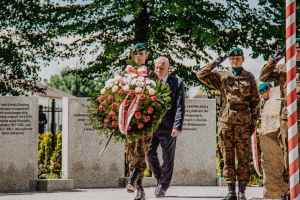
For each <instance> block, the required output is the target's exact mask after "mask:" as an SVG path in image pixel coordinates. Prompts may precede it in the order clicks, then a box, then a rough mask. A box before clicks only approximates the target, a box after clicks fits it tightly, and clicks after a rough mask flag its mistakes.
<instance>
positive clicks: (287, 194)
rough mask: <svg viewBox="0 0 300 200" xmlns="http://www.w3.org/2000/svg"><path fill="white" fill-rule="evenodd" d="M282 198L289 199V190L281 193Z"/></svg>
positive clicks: (283, 199)
mask: <svg viewBox="0 0 300 200" xmlns="http://www.w3.org/2000/svg"><path fill="white" fill-rule="evenodd" d="M281 199H282V200H290V190H288V191H287V192H286V193H284V194H282V195H281Z"/></svg>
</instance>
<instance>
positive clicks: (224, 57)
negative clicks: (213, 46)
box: [215, 54, 228, 65]
mask: <svg viewBox="0 0 300 200" xmlns="http://www.w3.org/2000/svg"><path fill="white" fill-rule="evenodd" d="M227 57H228V55H227V54H224V55H223V56H222V55H219V57H217V58H216V60H215V61H216V63H217V64H218V65H219V64H221V63H222V62H223V61H224V60H226V58H227Z"/></svg>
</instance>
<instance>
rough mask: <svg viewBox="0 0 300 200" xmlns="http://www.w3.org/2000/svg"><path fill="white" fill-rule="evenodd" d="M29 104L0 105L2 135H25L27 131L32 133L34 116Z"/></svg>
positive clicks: (0, 129) (0, 130)
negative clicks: (30, 111)
mask: <svg viewBox="0 0 300 200" xmlns="http://www.w3.org/2000/svg"><path fill="white" fill-rule="evenodd" d="M30 109H31V108H30V106H29V104H26V103H23V104H22V103H1V104H0V132H1V134H2V135H24V133H25V131H32V130H33V127H32V121H31V120H32V115H31V114H30V113H29V110H30Z"/></svg>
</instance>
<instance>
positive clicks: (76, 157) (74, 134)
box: [62, 98, 125, 188]
mask: <svg viewBox="0 0 300 200" xmlns="http://www.w3.org/2000/svg"><path fill="white" fill-rule="evenodd" d="M88 104H89V102H88V101H87V99H86V98H63V136H62V137H63V138H62V142H63V144H62V148H63V149H62V176H63V178H64V179H73V185H74V188H95V187H118V186H119V178H122V177H124V173H125V158H124V144H123V143H117V144H116V143H114V142H113V141H111V142H110V144H109V145H108V147H107V149H106V150H105V152H104V154H103V155H102V157H99V153H100V152H101V150H102V148H103V147H104V145H105V143H106V141H107V140H108V138H106V137H105V136H99V135H98V134H97V132H98V130H94V129H93V128H92V127H91V126H90V125H89V124H88V123H87V116H88V114H87V109H86V106H87V105H88Z"/></svg>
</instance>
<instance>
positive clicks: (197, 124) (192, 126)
mask: <svg viewBox="0 0 300 200" xmlns="http://www.w3.org/2000/svg"><path fill="white" fill-rule="evenodd" d="M209 110H211V108H209V106H208V105H196V104H195V103H194V101H186V105H185V117H184V124H183V130H184V131H200V129H201V127H204V126H207V121H208V120H207V119H208V116H207V115H208V111H209Z"/></svg>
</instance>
